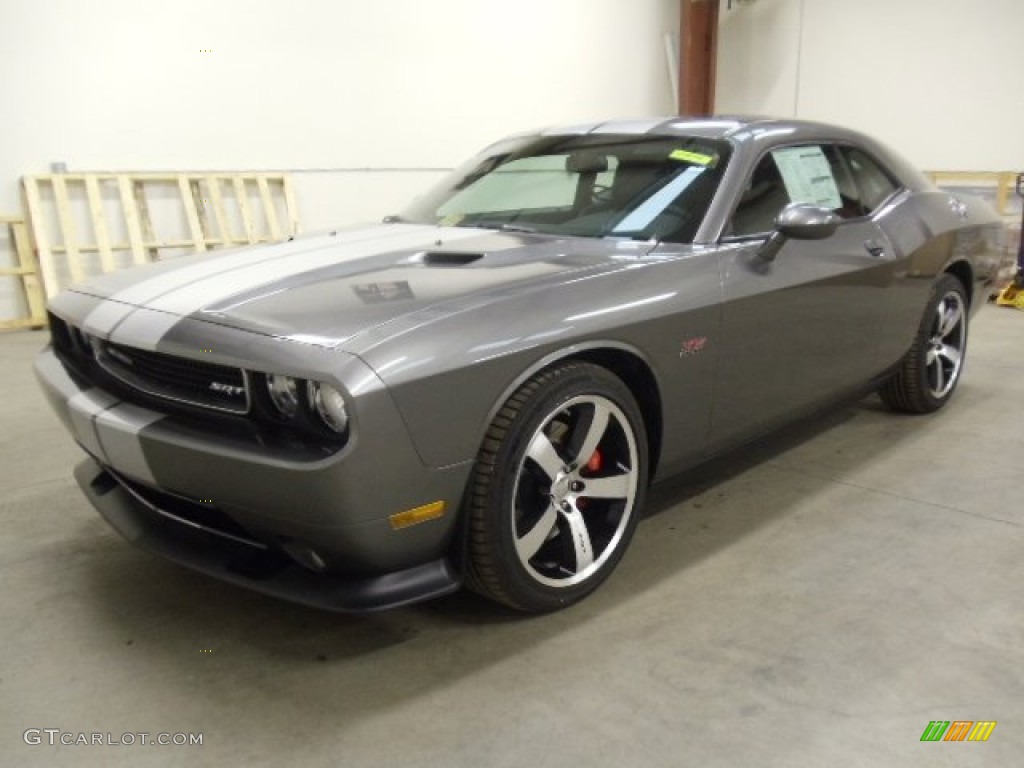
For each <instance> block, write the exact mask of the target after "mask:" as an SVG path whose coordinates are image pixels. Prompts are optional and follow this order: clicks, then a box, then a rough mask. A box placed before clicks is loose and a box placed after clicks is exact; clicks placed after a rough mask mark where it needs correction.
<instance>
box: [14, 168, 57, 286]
mask: <svg viewBox="0 0 1024 768" xmlns="http://www.w3.org/2000/svg"><path fill="white" fill-rule="evenodd" d="M21 188H22V190H23V192H24V195H25V207H26V208H27V209H28V215H29V223H30V224H31V226H32V239H33V240H34V241H35V244H36V253H37V254H38V255H39V268H40V271H41V274H42V278H43V290H44V291H45V293H46V298H48V299H49V298H51V297H53V296H55V295H56V294H57V293H58V292H59V291H60V288H59V286H58V280H57V265H56V264H55V263H54V261H53V253H52V252H51V250H50V233H49V232H47V231H46V219H44V218H43V205H42V202H41V200H40V195H39V184H38V182H37V180H36V179H35V177H32V176H25V177H23V178H22V180H21Z"/></svg>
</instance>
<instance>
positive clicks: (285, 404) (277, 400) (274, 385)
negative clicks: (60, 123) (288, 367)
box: [267, 373, 299, 419]
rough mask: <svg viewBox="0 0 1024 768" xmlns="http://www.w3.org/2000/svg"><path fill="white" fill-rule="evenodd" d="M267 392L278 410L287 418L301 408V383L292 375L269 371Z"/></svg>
mask: <svg viewBox="0 0 1024 768" xmlns="http://www.w3.org/2000/svg"><path fill="white" fill-rule="evenodd" d="M267 394H268V395H270V402H272V403H273V404H274V407H275V408H277V412H278V413H280V414H281V415H282V416H284V417H285V418H287V419H290V418H291V417H292V416H294V415H295V412H296V411H297V410H298V409H299V385H298V383H297V382H296V381H295V379H293V378H292V377H291V376H281V375H280V374H277V373H268V374H267Z"/></svg>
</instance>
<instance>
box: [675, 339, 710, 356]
mask: <svg viewBox="0 0 1024 768" xmlns="http://www.w3.org/2000/svg"><path fill="white" fill-rule="evenodd" d="M707 343H708V337H707V336H694V337H693V338H692V339H684V340H683V343H682V344H681V345H680V347H679V356H680V357H692V356H693V355H696V354H697V353H698V352H700V351H701V350H702V349H704V345H705V344H707Z"/></svg>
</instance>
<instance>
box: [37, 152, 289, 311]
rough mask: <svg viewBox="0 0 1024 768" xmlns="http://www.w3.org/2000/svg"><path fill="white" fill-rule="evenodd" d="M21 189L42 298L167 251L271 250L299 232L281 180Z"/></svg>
mask: <svg viewBox="0 0 1024 768" xmlns="http://www.w3.org/2000/svg"><path fill="white" fill-rule="evenodd" d="M22 186H23V191H24V199H25V205H26V208H27V213H28V221H29V223H30V226H31V235H32V241H33V243H34V246H35V252H36V254H37V255H38V262H39V270H40V274H41V277H42V285H43V290H44V292H45V295H46V296H47V298H49V297H51V296H53V295H54V294H56V293H58V292H59V291H60V290H62V289H63V288H64V287H66V286H67V285H69V284H71V283H75V282H78V281H80V280H85V279H87V278H89V277H92V276H94V275H96V274H101V273H105V272H112V271H114V270H116V269H120V268H122V267H126V266H132V265H135V264H144V263H147V262H150V261H154V260H156V259H159V258H161V257H162V256H164V255H166V253H165V252H166V251H167V250H173V251H177V252H182V251H206V250H210V249H214V248H224V247H230V246H235V245H244V244H255V243H266V242H275V241H279V240H283V239H285V238H287V237H290V236H291V235H294V234H297V232H298V231H299V221H298V214H297V209H296V205H295V194H294V190H293V188H292V183H291V179H290V177H289V176H288V175H287V174H282V173H257V172H210V171H204V172H181V173H169V172H168V173H113V172H89V173H60V174H41V175H35V176H25V177H23V179H22ZM155 209H159V210H155Z"/></svg>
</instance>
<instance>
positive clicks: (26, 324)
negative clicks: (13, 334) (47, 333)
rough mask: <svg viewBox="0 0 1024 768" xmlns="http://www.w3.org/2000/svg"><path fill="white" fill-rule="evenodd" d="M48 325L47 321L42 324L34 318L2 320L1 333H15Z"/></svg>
mask: <svg viewBox="0 0 1024 768" xmlns="http://www.w3.org/2000/svg"><path fill="white" fill-rule="evenodd" d="M43 325H46V319H45V318H44V319H43V320H42V322H40V321H38V320H36V319H35V318H32V317H19V318H17V319H15V320H0V331H13V330H18V329H24V328H37V327H40V326H43Z"/></svg>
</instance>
